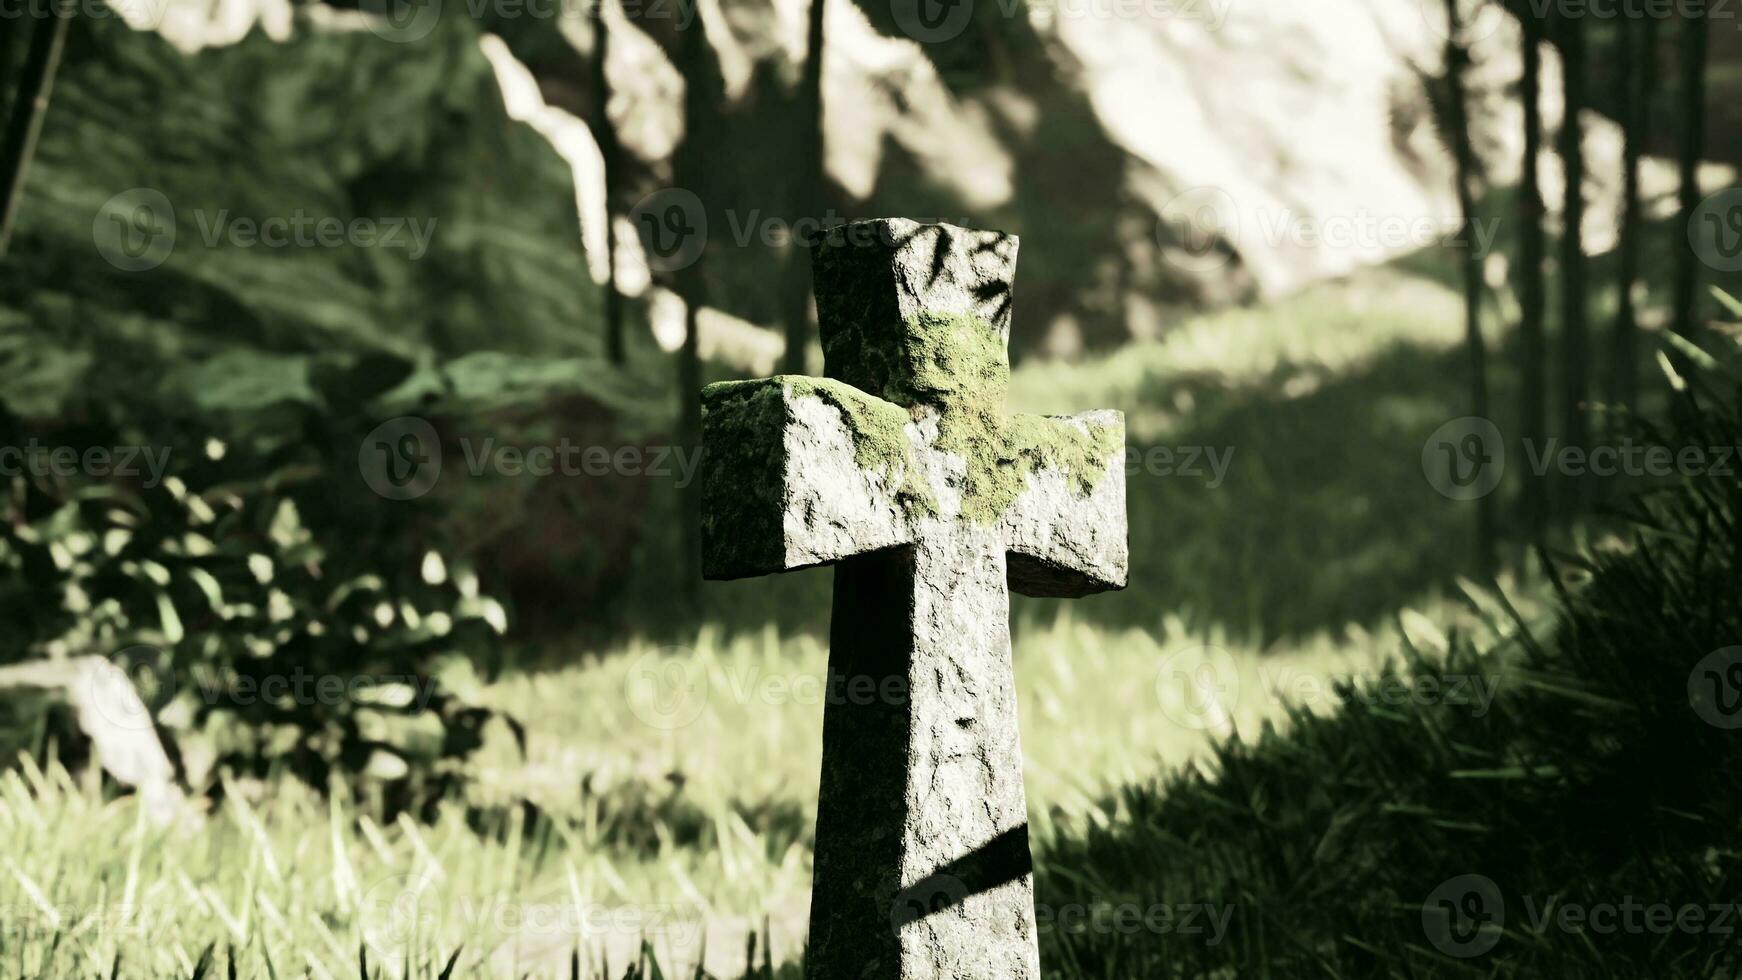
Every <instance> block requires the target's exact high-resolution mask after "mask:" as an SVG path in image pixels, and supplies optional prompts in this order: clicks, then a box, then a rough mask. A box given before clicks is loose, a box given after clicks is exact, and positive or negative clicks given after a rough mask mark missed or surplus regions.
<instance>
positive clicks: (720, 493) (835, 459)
mask: <svg viewBox="0 0 1742 980" xmlns="http://www.w3.org/2000/svg"><path fill="white" fill-rule="evenodd" d="M908 422H909V418H908V413H907V411H906V410H905V409H902V408H901V407H899V406H897V405H893V404H891V403H889V402H886V401H884V400H882V399H880V398H875V397H872V396H871V395H867V394H865V393H864V392H862V391H859V390H858V389H856V388H854V387H852V386H851V385H847V384H844V383H842V382H839V381H830V380H825V379H822V378H810V377H804V376H800V375H781V376H777V377H773V378H764V379H760V380H756V381H728V382H722V383H719V384H713V385H709V386H708V387H706V388H704V389H703V390H702V459H703V463H702V468H703V473H702V573H703V574H704V575H705V576H706V577H708V578H711V579H729V578H745V577H748V576H752V575H767V574H770V573H774V572H786V571H792V570H794V569H799V568H808V567H810V566H813V565H822V564H826V563H829V562H834V561H839V560H841V559H843V558H850V557H852V556H854V555H860V554H865V553H867V552H872V551H878V550H881V549H884V548H891V547H895V546H897V545H902V544H907V543H909V542H910V541H911V540H912V529H911V527H910V525H909V522H908V520H907V519H906V516H905V514H904V499H903V498H904V495H905V494H906V493H907V492H909V491H908V489H907V481H908V479H909V478H910V476H911V475H912V473H913V469H914V451H913V446H912V441H911V437H910V435H909V433H908Z"/></svg>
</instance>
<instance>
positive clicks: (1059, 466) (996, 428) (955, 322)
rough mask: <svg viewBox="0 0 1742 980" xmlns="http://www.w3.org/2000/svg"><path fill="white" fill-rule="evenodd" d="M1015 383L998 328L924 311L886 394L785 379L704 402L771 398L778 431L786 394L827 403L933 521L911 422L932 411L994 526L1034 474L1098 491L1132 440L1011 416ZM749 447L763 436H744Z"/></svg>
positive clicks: (1111, 428) (872, 465) (868, 458)
mask: <svg viewBox="0 0 1742 980" xmlns="http://www.w3.org/2000/svg"><path fill="white" fill-rule="evenodd" d="M1009 384H1010V362H1009V358H1008V355H1007V354H1006V352H1005V347H1004V340H1003V338H1002V337H1000V336H999V335H998V333H997V331H996V330H994V329H993V327H992V326H991V324H989V323H987V322H986V321H985V320H982V319H980V318H979V317H976V316H973V315H971V314H945V313H921V314H918V315H917V316H913V317H910V318H909V319H908V321H907V324H906V330H905V331H904V333H903V336H902V341H901V350H900V353H899V355H898V356H897V357H896V358H895V359H894V370H892V371H890V372H889V374H888V376H887V384H886V386H885V389H884V391H882V392H881V395H882V396H883V397H881V398H879V397H875V396H873V395H869V394H866V393H865V392H863V391H860V390H859V389H857V388H855V387H853V386H852V385H850V384H847V383H846V382H843V381H836V380H831V379H824V378H812V377H806V376H802V375H778V376H776V377H773V378H766V379H762V380H758V381H728V382H721V383H719V384H715V385H709V386H708V388H707V389H706V390H705V392H704V395H703V401H704V404H708V405H714V404H717V403H720V402H722V401H738V400H748V399H767V400H768V401H767V404H768V408H767V409H766V410H764V409H760V408H758V409H756V410H755V416H756V418H757V421H756V422H755V423H754V424H757V425H767V426H770V427H771V428H772V429H774V430H778V429H779V428H780V427H781V426H783V425H784V424H785V422H786V416H785V409H784V405H783V403H782V401H781V393H782V392H784V393H785V394H787V395H790V396H794V397H804V396H811V397H815V398H819V399H821V400H822V401H823V402H825V403H827V404H829V405H832V406H834V407H835V408H836V409H837V410H839V411H840V413H841V416H842V418H843V419H844V420H845V422H846V425H847V429H848V431H849V432H850V433H851V435H852V439H853V455H854V462H856V463H857V464H858V465H859V467H860V468H861V469H864V470H867V471H872V472H883V473H885V474H887V475H890V476H895V475H896V474H897V473H899V474H900V479H901V481H902V482H901V485H900V487H899V488H898V490H897V496H898V498H899V499H900V501H901V503H902V505H903V507H905V508H906V509H907V510H908V512H909V513H911V514H926V515H936V514H937V513H938V503H937V494H936V492H935V489H934V488H933V487H931V486H930V484H929V483H927V481H926V478H925V476H924V474H923V473H921V472H920V470H919V467H918V466H916V465H915V460H914V456H913V447H912V445H911V443H910V442H909V441H908V436H907V426H908V424H909V423H910V422H911V421H913V419H914V418H916V417H919V416H921V415H923V414H926V410H927V409H932V410H935V411H936V413H937V419H938V436H937V440H936V442H935V444H934V445H935V446H936V448H937V449H940V450H942V451H944V452H947V453H951V454H953V455H956V456H959V457H961V458H962V459H963V460H964V461H965V462H966V464H967V465H966V472H965V474H964V485H963V487H962V516H963V517H964V518H966V519H968V520H971V521H974V522H975V523H979V524H994V523H996V522H997V521H998V520H999V519H1000V518H1002V517H1003V515H1004V512H1005V511H1006V510H1008V509H1009V507H1010V505H1011V503H1013V502H1014V501H1015V500H1016V498H1017V497H1018V496H1019V495H1020V494H1021V493H1022V492H1023V491H1024V490H1025V489H1027V486H1028V476H1029V474H1031V473H1035V472H1039V471H1041V470H1046V469H1055V470H1060V471H1062V472H1064V473H1066V474H1067V475H1068V476H1069V478H1070V479H1071V480H1072V481H1073V485H1074V488H1075V489H1076V490H1077V492H1079V493H1081V494H1084V495H1087V494H1089V493H1092V492H1093V491H1094V489H1095V486H1096V485H1097V484H1098V483H1099V482H1100V481H1101V479H1102V477H1103V476H1104V475H1105V474H1106V472H1107V463H1108V461H1109V460H1111V459H1112V458H1113V457H1114V456H1115V455H1116V454H1117V453H1118V452H1119V451H1120V450H1121V449H1122V448H1123V446H1124V442H1125V432H1124V427H1123V426H1122V425H1119V424H1108V423H1089V424H1087V425H1086V426H1079V425H1076V424H1073V423H1071V422H1068V421H1065V420H1062V419H1053V418H1047V417H1045V416H1040V415H1006V414H1005V412H1004V397H1005V392H1006V389H1008V387H1009ZM904 406H905V407H904ZM739 411H742V409H740V410H739ZM765 412H766V414H764V413H765ZM733 427H734V429H736V428H738V426H737V424H736V423H735V424H734V426H733ZM744 442H746V443H749V444H755V442H756V440H755V439H754V438H753V437H748V436H746V438H745V439H744Z"/></svg>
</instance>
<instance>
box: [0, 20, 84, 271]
mask: <svg viewBox="0 0 1742 980" xmlns="http://www.w3.org/2000/svg"><path fill="white" fill-rule="evenodd" d="M72 16H73V10H72V4H71V0H57V2H56V3H55V4H54V5H53V6H52V7H50V8H49V15H48V16H47V17H44V18H43V19H41V20H39V21H38V22H37V23H36V29H35V30H34V31H32V32H31V35H30V52H29V54H27V55H26V56H25V58H24V74H23V77H21V78H20V79H19V81H18V94H17V95H16V96H14V97H13V100H12V113H11V117H10V118H9V119H8V120H7V123H6V139H5V142H4V143H3V144H0V193H4V194H5V195H6V198H5V200H4V201H3V202H0V257H4V256H5V255H6V249H7V247H8V246H9V245H10V244H11V242H12V222H13V221H14V220H15V219H16V218H17V217H18V205H19V202H20V201H22V200H23V198H24V181H25V178H26V177H27V176H28V173H29V170H30V158H31V157H32V156H34V155H35V154H36V140H37V137H38V136H40V135H41V133H42V120H43V117H44V116H46V115H47V114H48V97H49V93H50V92H51V91H52V90H53V88H54V73H55V69H56V68H58V67H59V66H60V54H61V49H62V48H64V47H65V46H66V40H67V25H68V24H69V23H71V21H72ZM0 84H4V83H3V82H0Z"/></svg>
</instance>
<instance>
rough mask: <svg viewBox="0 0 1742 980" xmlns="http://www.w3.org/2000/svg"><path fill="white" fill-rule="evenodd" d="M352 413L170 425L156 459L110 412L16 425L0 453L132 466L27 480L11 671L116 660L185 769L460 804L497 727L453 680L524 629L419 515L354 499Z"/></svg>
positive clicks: (10, 507)
mask: <svg viewBox="0 0 1742 980" xmlns="http://www.w3.org/2000/svg"><path fill="white" fill-rule="evenodd" d="M350 380H352V381H353V382H354V381H355V379H354V378H353V379H350ZM383 380H384V381H390V380H391V375H389V377H387V378H384V379H383ZM359 388H360V390H362V391H367V390H369V388H368V386H366V385H364V386H359ZM351 409H352V410H351V411H349V412H336V413H317V412H308V413H305V417H304V419H303V421H302V424H301V426H300V427H299V428H293V429H292V430H290V435H291V436H292V437H291V438H285V439H281V440H278V441H277V442H276V444H274V445H262V444H256V443H253V442H251V441H249V440H246V439H242V440H237V441H234V442H226V441H225V440H223V439H220V438H218V437H216V436H210V435H208V436H201V435H199V434H198V423H197V422H192V423H189V422H182V421H179V420H164V419H161V418H157V419H154V425H153V429H154V430H155V431H157V432H168V433H171V434H172V435H171V438H169V439H167V440H164V441H163V443H162V444H161V445H152V444H151V440H150V439H148V438H146V437H145V436H144V432H145V431H146V429H145V428H144V427H143V426H139V425H128V426H123V425H117V424H112V423H108V422H106V421H103V420H102V419H103V416H102V414H101V413H98V412H94V411H93V412H89V413H87V414H85V415H84V416H82V420H81V421H78V422H76V423H74V424H63V425H59V426H54V427H49V426H44V425H41V424H28V423H25V422H22V421H20V420H18V419H16V418H14V417H11V416H0V445H4V446H10V447H21V448H22V449H24V450H25V451H26V452H27V453H28V452H30V451H31V450H32V448H33V447H40V448H41V449H47V447H64V452H63V454H62V462H66V461H68V460H71V459H72V458H74V456H76V457H77V458H78V459H80V460H84V459H86V457H85V455H84V454H85V452H86V451H87V450H91V449H101V450H102V451H106V452H110V453H111V454H112V456H113V458H112V459H111V461H110V464H109V465H107V466H101V467H92V466H88V465H74V466H70V467H69V466H63V465H59V464H57V463H56V461H55V459H54V458H53V457H50V456H46V455H43V454H42V453H40V452H38V453H37V455H36V456H35V457H34V462H32V461H31V459H30V458H28V457H27V458H25V459H23V460H22V461H20V464H19V465H17V466H14V467H11V469H12V470H13V472H12V474H11V475H10V476H9V477H8V479H9V484H8V486H7V491H8V492H7V493H6V496H5V498H4V500H3V501H0V509H3V512H4V516H5V521H4V524H3V525H0V567H3V568H4V570H5V573H4V574H0V618H3V620H4V621H5V622H6V623H8V625H9V626H10V627H11V629H10V632H9V636H8V642H7V643H6V644H5V646H4V647H0V662H19V661H27V660H31V659H35V658H49V659H65V658H72V657H78V656H89V655H97V656H102V657H105V658H109V659H111V660H112V661H113V662H115V663H116V664H117V665H119V666H121V667H122V668H123V669H125V670H127V672H128V673H129V674H130V676H132V678H133V680H134V682H135V686H136V687H137V688H139V690H140V694H141V697H142V698H143V700H144V702H145V704H146V706H147V707H148V708H149V709H150V712H151V715H152V718H153V720H154V722H155V724H156V726H157V728H158V729H159V731H160V732H161V733H163V734H166V735H168V736H170V737H169V738H168V739H166V741H167V743H168V745H169V747H170V748H171V750H172V755H181V756H183V757H184V759H183V761H184V762H185V761H186V758H185V756H186V755H187V754H186V753H177V752H175V751H174V750H175V749H176V747H177V746H182V747H183V748H185V747H187V746H188V745H192V744H198V745H200V746H201V747H202V751H201V752H200V753H199V759H200V763H201V764H200V765H199V766H198V769H199V770H200V771H201V772H210V771H212V768H213V766H214V765H216V766H222V767H225V768H228V769H229V770H231V771H232V772H234V773H237V774H240V775H256V776H264V775H266V774H267V773H268V771H269V770H272V769H275V768H282V769H284V770H287V771H288V772H290V773H292V774H294V775H297V776H299V777H301V778H303V779H306V780H307V781H309V782H310V783H311V784H313V785H315V786H317V787H324V786H325V785H326V784H327V780H328V779H329V777H330V776H331V775H332V774H333V772H334V770H335V769H337V770H342V771H344V772H347V773H365V774H369V775H373V776H376V777H379V778H381V779H384V780H387V781H388V782H389V783H390V784H392V785H394V786H396V787H398V788H399V789H401V790H411V789H414V788H415V789H417V790H418V791H419V792H418V793H417V797H421V798H428V797H429V796H430V795H432V794H437V795H439V794H440V793H442V792H445V790H446V788H447V787H448V786H450V785H452V783H453V782H454V780H455V779H457V777H458V773H459V768H460V767H459V763H460V762H461V761H462V760H463V759H464V758H465V757H466V756H468V755H470V754H471V753H472V752H473V751H474V750H475V749H476V748H478V747H479V745H480V744H481V739H482V731H483V728H484V726H485V724H486V723H487V722H488V721H489V720H490V718H491V717H492V713H491V712H490V711H488V710H486V709H485V708H483V707H481V706H479V705H476V704H473V703H470V702H469V701H467V700H466V699H465V698H463V697H461V696H460V695H459V694H458V693H456V691H455V689H454V688H453V687H452V685H448V684H444V683H443V677H444V671H445V669H446V668H447V667H449V666H462V665H465V666H469V664H470V663H471V662H474V661H478V660H481V659H485V658H487V657H488V656H489V655H490V654H489V651H490V650H491V649H492V647H493V645H494V643H495V640H496V637H497V635H498V634H500V633H501V632H502V631H503V630H504V629H505V627H506V612H505V610H504V609H503V607H502V605H501V604H500V603H498V602H497V601H496V600H494V599H492V598H491V597H489V596H487V595H485V594H483V593H482V591H481V590H480V587H479V582H478V576H477V575H476V574H475V573H474V572H473V571H471V569H470V568H469V567H467V566H466V565H465V564H464V563H460V562H456V563H454V564H453V567H449V563H448V562H447V561H445V560H444V559H443V557H442V556H441V555H440V554H439V553H438V552H436V551H434V550H428V549H427V546H424V547H422V548H419V546H418V545H417V543H416V542H415V540H413V538H412V535H410V534H408V533H407V524H406V522H407V521H408V520H409V519H410V518H409V517H408V516H407V515H406V514H405V510H404V508H400V509H399V510H397V511H396V510H394V509H393V508H392V503H393V502H391V501H385V500H382V499H381V498H380V497H378V496H375V495H373V494H370V493H368V492H367V491H365V490H363V489H362V488H360V487H352V486H351V485H352V484H355V483H357V482H358V478H357V475H356V467H355V450H354V449H353V450H352V457H351V461H350V463H351V465H350V468H349V471H348V473H349V480H347V479H345V476H346V474H345V473H344V472H343V471H341V470H339V468H338V464H337V462H336V460H335V459H333V458H330V457H329V454H331V453H332V450H331V449H330V448H329V447H336V446H340V445H343V443H344V441H345V440H344V433H345V432H346V431H348V430H350V429H354V428H357V427H360V426H362V425H365V424H366V423H367V421H368V420H367V418H366V416H365V415H363V414H362V413H361V411H360V408H359V407H358V406H357V405H356V404H355V403H353V404H352V405H351ZM299 437H300V438H299ZM350 444H351V445H352V446H353V447H354V446H355V445H357V442H356V441H355V440H354V439H353V440H352V441H351V443H350ZM116 447H122V448H121V449H120V451H121V452H126V453H134V452H135V451H136V450H135V449H134V448H133V447H138V449H137V455H134V456H133V460H134V465H133V466H132V467H131V469H132V470H133V471H134V472H110V471H112V470H117V469H120V468H121V467H120V466H119V460H120V457H119V455H116ZM189 447H192V450H191V451H190V449H189ZM68 454H74V455H68ZM147 454H149V455H147ZM510 725H511V727H513V725H512V721H510ZM187 769H188V771H189V773H190V774H194V773H193V772H192V771H193V770H194V769H195V767H193V766H191V765H190V766H188V767H187ZM398 799H399V800H400V801H401V802H411V801H412V800H413V799H414V797H409V796H403V795H402V796H401V797H399V798H398Z"/></svg>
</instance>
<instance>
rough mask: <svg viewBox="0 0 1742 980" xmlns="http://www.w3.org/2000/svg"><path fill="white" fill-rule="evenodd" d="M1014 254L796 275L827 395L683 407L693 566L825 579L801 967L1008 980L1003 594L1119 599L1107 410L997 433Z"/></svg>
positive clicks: (788, 385)
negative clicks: (697, 514)
mask: <svg viewBox="0 0 1742 980" xmlns="http://www.w3.org/2000/svg"><path fill="white" fill-rule="evenodd" d="M1015 257H1016V240H1015V238H1013V237H1011V236H1007V235H1001V234H998V233H996V232H971V231H966V230H964V229H960V228H951V227H949V226H944V225H916V224H914V223H913V222H910V221H882V222H864V223H859V224H856V225H851V226H848V227H847V228H846V229H837V230H836V231H835V232H834V233H831V235H830V236H829V239H828V241H827V242H826V243H825V244H824V246H823V247H821V248H820V249H819V250H818V254H817V256H816V270H817V301H818V310H819V313H820V314H821V315H822V317H823V321H822V322H823V344H824V353H825V355H826V357H827V367H828V373H829V375H830V378H831V379H832V380H819V379H812V378H796V377H781V378H771V379H768V380H765V381H754V382H735V383H731V384H726V385H714V386H710V387H709V389H708V390H707V392H706V393H705V395H704V405H705V416H704V425H703V438H704V441H705V445H704V450H705V453H706V455H705V460H706V466H707V467H708V472H707V473H706V474H705V476H704V491H703V492H704V500H703V507H704V512H705V516H704V534H703V546H704V549H705V550H704V568H705V570H706V572H707V574H708V575H709V576H711V577H736V576H741V575H755V574H763V573H767V572H778V571H786V570H789V569H793V568H800V567H804V566H807V565H816V564H822V563H826V562H833V563H836V565H835V608H834V622H833V624H832V626H831V629H830V637H829V640H830V651H829V688H828V690H829V699H828V703H827V706H826V708H825V710H824V714H823V765H822V785H821V798H820V800H819V802H818V806H817V835H816V875H815V882H814V887H813V890H812V898H811V902H812V904H811V935H810V948H809V950H808V953H807V969H808V971H809V975H810V976H811V977H813V978H815V980H841V978H849V977H851V978H866V980H872V978H875V980H920V978H928V980H929V978H943V977H948V978H957V980H1030V978H1035V977H1038V975H1039V970H1040V965H1039V959H1038V952H1037V946H1036V942H1035V917H1034V899H1033V881H1032V873H1031V871H1032V869H1031V861H1030V857H1029V851H1028V824H1027V806H1026V803H1025V800H1024V798H1023V789H1022V749H1021V745H1020V742H1019V739H1018V733H1017V718H1016V685H1015V678H1014V675H1013V672H1012V668H1011V660H1010V625H1009V603H1010V599H1009V589H1011V588H1015V589H1018V590H1020V591H1023V592H1026V593H1029V594H1032V595H1054V596H1077V595H1086V594H1089V593H1091V592H1098V591H1102V590H1105V589H1114V588H1121V587H1123V586H1124V584H1125V577H1126V561H1127V554H1126V540H1125V473H1124V469H1123V462H1124V451H1123V450H1124V441H1125V429H1124V422H1123V419H1122V417H1121V416H1120V415H1119V413H1117V412H1089V413H1086V414H1083V415H1079V416H1074V417H1070V418H1045V417H1041V416H1021V415H1018V416H1011V415H1007V414H1006V413H1005V411H1004V390H1005V387H1006V384H1007V382H1008V379H1009V363H1008V357H1007V355H1006V353H1005V344H1006V343H1007V341H1008V330H1009V311H1010V279H1011V276H1012V275H1013V273H1014V264H1015Z"/></svg>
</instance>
